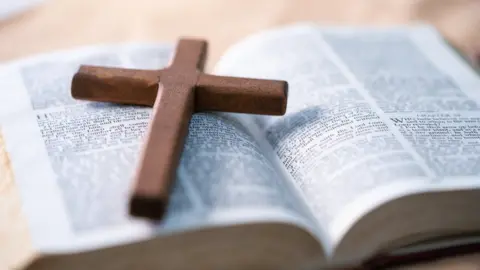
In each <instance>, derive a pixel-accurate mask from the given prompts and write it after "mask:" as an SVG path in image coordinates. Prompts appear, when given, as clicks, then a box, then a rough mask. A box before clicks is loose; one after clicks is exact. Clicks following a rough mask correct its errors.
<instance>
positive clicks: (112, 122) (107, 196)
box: [0, 44, 312, 252]
mask: <svg viewBox="0 0 480 270" xmlns="http://www.w3.org/2000/svg"><path fill="white" fill-rule="evenodd" d="M171 52H172V47H171V46H170V45H165V44H159V45H153V44H152V45H135V44H126V45H123V46H120V45H119V46H107V45H105V46H98V47H87V48H83V49H78V50H71V51H64V52H58V53H54V54H48V55H43V56H38V57H33V58H30V59H26V60H23V61H18V62H13V63H10V64H8V65H6V66H4V67H2V68H1V69H0V97H1V99H0V130H1V132H2V135H3V137H4V139H5V142H6V149H7V152H8V153H7V154H8V155H9V156H10V159H11V162H12V168H13V173H14V176H15V182H16V184H17V186H18V188H19V191H20V194H21V199H22V204H23V211H24V214H25V216H26V218H27V221H28V224H29V227H30V231H31V234H32V240H33V244H34V247H35V248H36V249H37V250H38V251H39V252H68V251H76V250H84V249H93V248H99V247H104V246H111V245H114V244H120V243H125V242H131V241H137V240H140V239H143V238H149V237H152V236H155V235H157V234H163V233H168V232H171V231H172V230H175V231H177V230H184V229H189V228H201V227H204V226H220V225H225V224H232V223H235V224H238V223H244V222H261V221H268V222H272V221H279V222H288V223H295V224H298V225H299V226H303V227H305V228H306V229H311V227H312V224H311V220H309V218H310V217H309V216H308V214H305V213H304V208H302V206H299V204H298V201H297V200H296V199H295V197H294V196H291V194H290V193H291V190H290V188H289V186H287V185H285V181H283V178H282V175H281V174H280V173H278V172H277V171H275V167H274V165H273V164H272V163H271V162H270V160H269V159H268V158H266V157H265V156H264V155H263V153H262V151H261V148H260V146H259V145H258V144H257V143H256V142H255V140H254V139H253V138H252V137H251V135H250V134H249V132H248V131H247V130H246V129H245V128H244V127H243V126H242V125H240V124H239V123H238V122H237V121H236V120H235V119H233V118H231V119H228V118H227V117H228V116H227V115H220V114H211V113H208V114H205V113H204V114H195V115H194V117H193V119H192V121H191V123H190V132H189V135H188V138H187V141H186V145H185V149H184V152H183V154H182V160H181V165H180V166H179V168H178V170H177V174H178V179H177V182H176V184H175V187H174V191H173V194H172V197H171V203H170V204H169V208H168V213H167V216H166V218H165V220H164V221H163V222H161V223H158V224H152V223H148V222H145V221H143V220H139V219H132V218H130V217H129V216H128V214H127V213H128V211H127V205H128V195H129V189H130V186H131V185H132V183H131V178H132V174H133V171H134V167H135V165H136V163H135V162H136V159H137V153H138V150H139V145H140V143H141V138H142V137H143V133H144V131H145V128H146V127H147V125H148V120H149V117H150V111H151V109H150V108H145V107H134V106H121V105H114V104H107V103H97V102H86V101H78V100H74V99H72V98H71V96H70V83H71V79H72V76H73V74H74V73H75V72H76V70H77V69H78V66H79V65H80V64H95V65H104V66H122V67H133V68H148V69H156V68H160V67H162V66H165V65H166V64H167V63H168V61H169V59H170V55H171Z"/></svg>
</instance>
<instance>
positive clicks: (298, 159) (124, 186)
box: [0, 23, 480, 270]
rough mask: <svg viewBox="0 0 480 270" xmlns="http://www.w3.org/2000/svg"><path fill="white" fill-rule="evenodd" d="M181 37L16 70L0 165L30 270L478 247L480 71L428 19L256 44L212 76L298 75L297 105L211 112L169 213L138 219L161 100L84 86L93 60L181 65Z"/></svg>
mask: <svg viewBox="0 0 480 270" xmlns="http://www.w3.org/2000/svg"><path fill="white" fill-rule="evenodd" d="M173 48H174V44H169V43H155V44H153V43H125V44H105V45H98V46H89V47H83V48H77V49H70V50H65V51H59V52H53V53H48V54H44V55H39V56H32V57H29V58H26V59H22V60H17V61H13V62H11V63H6V64H4V65H2V66H1V67H0V134H1V139H0V142H2V145H1V147H0V149H2V150H3V151H2V153H0V156H2V157H3V159H4V160H7V159H8V160H9V162H5V163H4V165H3V167H2V168H0V169H1V170H0V171H3V172H10V173H3V174H0V175H8V176H9V177H10V178H11V179H12V180H11V181H14V182H15V185H16V186H17V188H18V191H19V195H20V198H21V201H22V207H23V208H22V210H23V212H22V214H23V215H24V217H25V219H26V220H27V222H28V226H29V232H30V235H31V241H32V245H33V248H34V250H35V255H34V256H32V259H31V260H29V261H28V262H25V263H24V264H23V265H22V266H21V267H20V266H19V268H21V269H32V270H37V269H50V270H52V269H86V268H88V269H90V268H91V269H193V268H194V269H324V268H326V267H327V268H339V269H345V268H349V267H351V268H354V267H359V266H378V265H385V264H388V263H390V262H397V263H399V262H402V261H405V260H406V259H409V258H410V259H413V258H416V257H425V256H426V255H428V254H441V253H442V252H443V253H445V251H448V250H449V251H450V252H453V253H454V252H455V251H458V250H462V249H465V248H468V247H471V248H477V249H478V248H479V243H480V237H478V233H479V232H480V216H479V215H478V213H479V210H480V206H479V205H478V203H477V200H478V198H479V196H480V189H479V188H480V178H479V175H480V91H479V89H480V78H479V76H478V74H477V73H476V71H475V70H474V68H473V67H471V66H469V65H468V64H467V63H466V62H465V61H464V60H463V59H462V57H461V56H460V55H459V54H458V53H457V52H456V51H455V50H454V49H453V48H451V46H450V45H449V44H448V43H447V42H445V41H444V39H443V38H442V36H441V35H440V34H439V33H438V32H437V31H436V30H435V29H434V28H432V27H430V26H428V25H415V26H389V27H387V26H385V27H379V26H378V27H374V26H365V27H346V26H344V27H324V26H319V25H316V24H310V23H297V24H294V25H288V26H284V27H280V28H275V29H269V30H265V31H263V32H261V33H257V34H254V35H252V36H249V37H246V38H245V39H244V40H241V41H239V42H238V43H237V44H235V45H233V46H232V47H231V48H229V49H228V50H227V51H226V52H225V53H224V55H223V56H222V57H221V59H220V60H219V61H218V62H217V63H216V65H215V68H214V71H213V74H217V75H220V76H236V77H253V78H262V79H271V80H285V81H287V82H288V84H289V102H288V105H287V110H286V114H285V115H283V116H267V115H253V114H242V113H221V112H208V111H207V112H199V113H195V114H194V115H193V117H192V119H191V120H190V122H189V132H188V135H187V137H186V140H185V145H184V149H183V152H182V154H181V159H180V163H179V166H178V168H177V181H175V184H174V187H173V191H172V194H171V199H170V204H169V205H168V208H167V210H166V216H165V218H164V219H163V220H162V221H159V222H149V221H147V220H144V219H140V218H134V217H131V216H129V215H128V199H129V191H130V189H131V186H132V175H133V173H134V171H135V164H136V160H137V157H138V152H139V147H140V146H141V143H142V139H143V138H144V135H145V129H146V127H147V126H148V120H149V118H150V114H151V112H152V109H151V108H149V107H142V106H132V105H120V104H111V103H102V102H90V101H83V100H75V99H73V98H72V97H71V95H70V82H71V79H72V76H73V75H74V73H75V72H76V71H77V69H78V67H79V66H80V65H83V64H89V65H101V66H109V67H122V68H137V69H155V68H158V67H161V66H166V65H167V64H168V61H169V59H170V57H171V55H172V53H173ZM6 178H8V177H6ZM0 180H1V181H8V179H0ZM2 248H3V247H2Z"/></svg>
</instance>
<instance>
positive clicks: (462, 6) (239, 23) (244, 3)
mask: <svg viewBox="0 0 480 270" xmlns="http://www.w3.org/2000/svg"><path fill="white" fill-rule="evenodd" d="M479 14H480V1H478V0H335V1H330V0H316V1H311V0H238V1H237V0H231V1H224V0H203V1H197V0H170V1H168V0H135V1H129V0H45V3H44V4H43V5H41V6H38V7H36V8H34V9H32V10H30V11H27V12H25V13H22V14H19V15H18V16H16V17H13V18H10V19H7V20H6V21H3V22H1V21H0V61H7V60H12V59H16V58H19V57H23V56H28V55H32V54H36V53H44V52H50V51H55V50H58V49H66V48H73V47H76V46H81V45H89V44H95V43H105V42H121V41H175V40H176V39H177V37H178V36H181V35H184V36H201V37H205V38H207V39H208V40H209V41H210V52H211V53H210V57H209V62H208V64H207V69H211V68H212V67H213V65H214V64H215V62H216V61H217V60H218V58H219V57H220V55H221V54H222V53H223V52H224V51H225V50H226V49H227V48H228V47H229V46H230V45H232V44H233V43H235V42H237V41H239V40H240V39H242V38H243V37H245V36H246V35H249V34H251V33H254V32H257V31H259V30H262V29H266V28H270V27H274V26H280V25H284V24H288V23H291V22H296V21H318V22H322V23H328V24H350V25H351V24H383V25H385V24H398V23H408V22H414V21H427V22H429V23H432V24H434V25H435V26H437V28H438V29H439V30H440V31H441V32H442V34H443V35H444V36H445V37H446V38H447V39H449V40H450V41H451V42H452V43H453V44H454V45H455V46H457V47H458V48H460V49H461V50H463V51H464V52H465V53H466V54H467V55H475V54H476V53H477V55H478V52H480V31H479V29H480V16H478V15H479ZM92 29H94V30H92ZM0 129H1V127H0ZM2 145H3V144H2V138H1V132H0V270H1V269H12V268H14V267H17V266H19V265H22V263H23V262H25V261H26V260H28V258H30V257H31V256H34V254H35V252H34V250H33V249H32V246H31V242H30V238H29V234H28V229H27V224H26V220H25V218H24V217H23V216H22V214H21V210H20V209H21V202H20V199H19V197H18V192H17V189H16V187H15V183H14V180H13V175H12V173H11V171H9V170H8V168H9V160H8V157H7V156H2V155H1V153H2V152H4V151H2ZM402 269H405V268H402ZM406 269H480V254H473V255H469V256H465V257H461V258H450V259H444V260H440V261H438V262H432V263H428V264H423V265H417V266H412V267H408V268H406Z"/></svg>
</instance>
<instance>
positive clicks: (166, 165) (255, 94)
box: [71, 39, 288, 219]
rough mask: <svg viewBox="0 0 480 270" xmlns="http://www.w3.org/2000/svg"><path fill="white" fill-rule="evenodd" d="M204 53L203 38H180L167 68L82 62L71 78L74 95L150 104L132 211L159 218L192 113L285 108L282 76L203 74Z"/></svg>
mask: <svg viewBox="0 0 480 270" xmlns="http://www.w3.org/2000/svg"><path fill="white" fill-rule="evenodd" d="M206 58H207V42H206V41H204V40H197V39H180V40H179V42H178V43H177V47H176V51H175V55H174V56H173V58H172V59H171V63H170V66H169V67H167V68H164V69H160V70H141V69H124V68H109V67H98V66H81V67H80V69H79V70H78V71H77V73H76V74H75V76H74V77H73V79H72V85H71V92H72V96H73V97H74V98H76V99H81V100H90V101H100V102H114V103H121V104H132V105H146V106H153V114H152V116H151V119H150V123H149V127H148V131H147V134H146V137H145V142H144V144H143V147H142V152H141V156H140V160H139V164H138V166H137V171H136V174H135V184H136V186H135V189H134V191H133V194H132V196H131V199H130V210H129V211H130V214H131V215H133V216H137V217H146V218H150V219H161V218H162V216H163V214H164V212H165V210H166V205H167V202H168V197H169V192H170V188H171V187H172V184H173V181H174V180H175V178H176V170H177V166H178V164H179V160H180V156H181V153H182V151H183V145H184V142H185V137H186V135H187V132H188V126H189V122H190V119H191V117H192V114H193V113H195V112H199V111H222V112H233V113H251V114H268V115H283V114H284V113H285V110H286V106H287V90H288V84H287V82H285V81H277V80H262V79H249V78H234V77H224V76H215V75H209V74H205V73H203V72H202V71H203V69H204V65H205V62H206ZM254 64H255V63H252V65H254Z"/></svg>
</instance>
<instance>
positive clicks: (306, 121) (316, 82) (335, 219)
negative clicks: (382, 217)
mask: <svg viewBox="0 0 480 270" xmlns="http://www.w3.org/2000/svg"><path fill="white" fill-rule="evenodd" d="M362 45H363V46H362ZM395 46H398V48H397V47H395ZM417 47H418V48H419V49H418V48H417ZM416 48H417V49H416ZM375 56H377V57H375ZM454 58H455V57H454V56H452V55H451V52H449V51H448V52H447V47H446V45H444V44H442V41H441V39H440V37H439V36H438V34H437V33H436V32H435V31H434V29H432V28H430V27H427V26H419V27H400V26H399V27H358V28H355V27H352V28H351V27H323V28H319V27H318V26H316V25H313V24H297V25H293V26H289V27H285V28H281V29H274V30H272V31H267V32H264V33H261V34H258V35H254V36H252V37H250V38H249V39H247V40H245V41H244V42H242V43H240V44H238V45H236V46H235V47H234V48H232V49H231V50H230V51H228V52H227V53H226V55H225V57H224V58H222V60H221V61H220V63H219V64H218V65H217V70H218V72H220V73H222V74H228V75H236V76H246V77H248V76H254V77H262V78H271V79H280V80H287V81H288V82H289V86H290V90H289V97H288V98H289V99H288V106H287V114H286V115H285V116H282V117H269V116H265V117H264V116H262V117H258V120H257V121H256V122H257V123H258V124H259V126H260V128H261V129H262V130H263V132H264V134H265V137H266V139H267V140H268V141H269V142H270V144H271V146H272V148H273V149H274V151H275V152H276V154H277V156H278V157H279V158H280V160H282V162H283V164H284V166H285V168H286V170H287V171H288V172H289V173H290V175H291V180H292V181H293V182H294V183H295V184H296V185H297V186H298V187H299V188H300V190H301V193H302V194H303V196H304V198H305V200H306V201H307V202H308V203H309V204H310V207H311V209H312V211H313V212H314V214H315V216H316V217H317V219H318V221H319V223H320V224H323V225H324V226H325V227H326V228H328V230H329V232H330V237H331V240H330V241H331V242H332V243H335V242H336V241H338V240H339V239H340V238H341V236H342V235H343V234H344V233H345V231H346V230H348V228H349V227H350V226H351V225H352V223H354V222H355V220H356V219H357V218H359V217H361V215H363V214H365V211H368V210H369V209H372V208H373V207H374V206H377V205H378V204H379V203H382V202H384V201H386V200H388V199H392V198H394V197H397V196H402V195H404V194H407V193H411V192H418V191H421V190H427V189H432V188H436V189H438V188H452V185H455V186H457V188H461V187H465V186H466V185H468V186H470V187H471V186H472V185H476V186H478V185H479V183H478V182H479V181H478V177H477V174H478V173H477V171H476V170H477V169H480V167H477V166H476V165H475V164H477V163H475V162H476V160H480V150H477V149H476V148H475V147H472V148H470V149H469V151H471V152H470V153H469V155H468V157H469V158H471V160H473V161H472V163H470V166H469V167H468V171H467V172H466V173H463V174H458V172H457V174H455V173H453V169H450V170H445V171H444V172H443V173H440V172H439V171H438V168H437V169H435V168H434V167H433V166H432V164H431V161H430V160H429V159H427V158H425V156H424V155H423V154H422V151H421V149H422V147H425V145H418V144H412V142H411V141H410V140H409V138H408V137H406V136H404V134H405V133H404V132H402V131H401V130H400V129H398V127H397V126H398V124H397V125H395V123H394V121H392V119H391V118H394V117H406V116H409V115H411V113H398V111H395V113H389V112H388V111H387V110H385V108H386V107H385V106H387V108H388V106H396V105H403V104H405V103H406V102H409V103H415V102H414V101H415V100H416V99H421V100H425V102H424V103H423V104H425V105H422V104H411V106H414V105H418V106H416V109H415V110H414V112H417V111H421V109H420V108H425V106H426V107H428V108H431V107H432V106H431V105H428V104H437V103H436V101H438V100H442V99H444V98H445V99H446V100H447V103H448V104H451V103H452V102H454V104H456V105H455V106H457V107H456V108H455V109H456V110H457V111H462V112H461V113H462V114H463V115H468V116H469V117H473V118H475V119H476V118H477V117H478V116H480V114H479V112H478V111H476V106H475V105H472V104H475V101H474V100H478V94H475V93H474V92H473V91H474V90H475V89H480V81H479V80H478V77H477V76H476V75H475V74H474V73H473V72H472V71H471V70H469V69H468V68H467V67H466V66H465V65H464V64H463V63H462V62H460V61H459V60H458V59H454ZM252 63H255V64H252ZM427 66H428V67H427ZM388 68H391V70H389V69H388ZM435 69H437V70H439V72H443V74H450V77H451V78H455V82H457V83H458V87H457V89H445V91H443V92H442V91H441V90H439V87H438V85H432V87H431V88H429V89H430V90H429V91H430V92H428V91H425V87H424V85H421V84H420V83H421V81H422V80H424V81H427V82H426V83H427V84H428V83H429V84H434V83H437V78H439V80H440V81H442V78H445V75H440V74H439V73H438V72H437V71H435ZM435 72H437V73H435ZM384 74H387V75H388V76H390V77H388V76H387V78H396V76H398V78H399V80H400V81H402V80H408V79H409V78H410V77H409V76H412V77H413V79H414V81H413V84H414V86H415V88H413V89H411V90H412V91H413V92H408V91H410V89H408V87H406V88H405V87H403V86H402V85H396V87H397V89H388V85H389V84H388V83H384V84H383V85H376V84H377V83H379V82H382V81H381V80H378V79H377V77H376V76H379V77H381V76H382V75H384ZM362 76H363V77H362ZM416 78H418V81H420V82H418V81H415V79H416ZM372 86H375V87H376V88H375V89H372V88H371V87H372ZM402 87H403V89H401V88H402ZM446 88H448V87H446ZM387 89H388V90H390V92H385V91H386V90H387ZM460 89H461V90H460ZM477 92H478V91H477ZM406 93H407V94H406ZM389 94H391V95H389ZM422 95H423V96H422ZM428 95H430V96H428ZM406 96H408V97H409V99H410V100H404V99H405V98H407V97H406ZM434 96H435V97H434ZM381 101H382V102H383V103H381ZM392 104H393V105H392ZM461 104H464V105H465V106H466V105H469V106H473V108H474V109H471V110H464V108H465V107H462V106H463V105H461ZM420 105H422V106H420ZM452 106H453V105H452ZM414 107H415V106H414ZM435 108H440V107H435ZM442 110H449V108H443V109H442ZM449 112H450V111H449ZM432 113H433V114H438V110H437V111H435V110H434V111H433V112H432ZM416 117H419V116H418V115H417V116H416ZM458 125H462V123H458ZM471 125H472V126H473V129H475V130H477V129H478V128H479V125H478V124H477V122H476V120H475V121H474V122H472V123H471ZM469 141H470V143H471V144H472V145H475V142H473V141H475V139H471V140H469ZM476 141H478V140H476ZM463 142H464V141H462V140H456V143H457V147H459V145H458V144H461V143H463ZM433 148H435V146H433V147H430V149H433ZM472 149H473V150H472ZM472 151H473V152H472ZM452 157H453V158H458V156H456V154H454V155H452ZM462 160H463V157H462V158H460V159H459V160H458V162H456V161H454V162H452V163H451V168H455V166H456V165H458V163H459V162H461V161H462ZM443 164H445V162H444V163H443ZM439 167H441V168H444V169H445V168H448V167H449V166H443V167H442V166H439ZM452 173H453V174H452ZM440 179H443V180H440ZM449 179H452V180H453V182H452V181H449Z"/></svg>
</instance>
